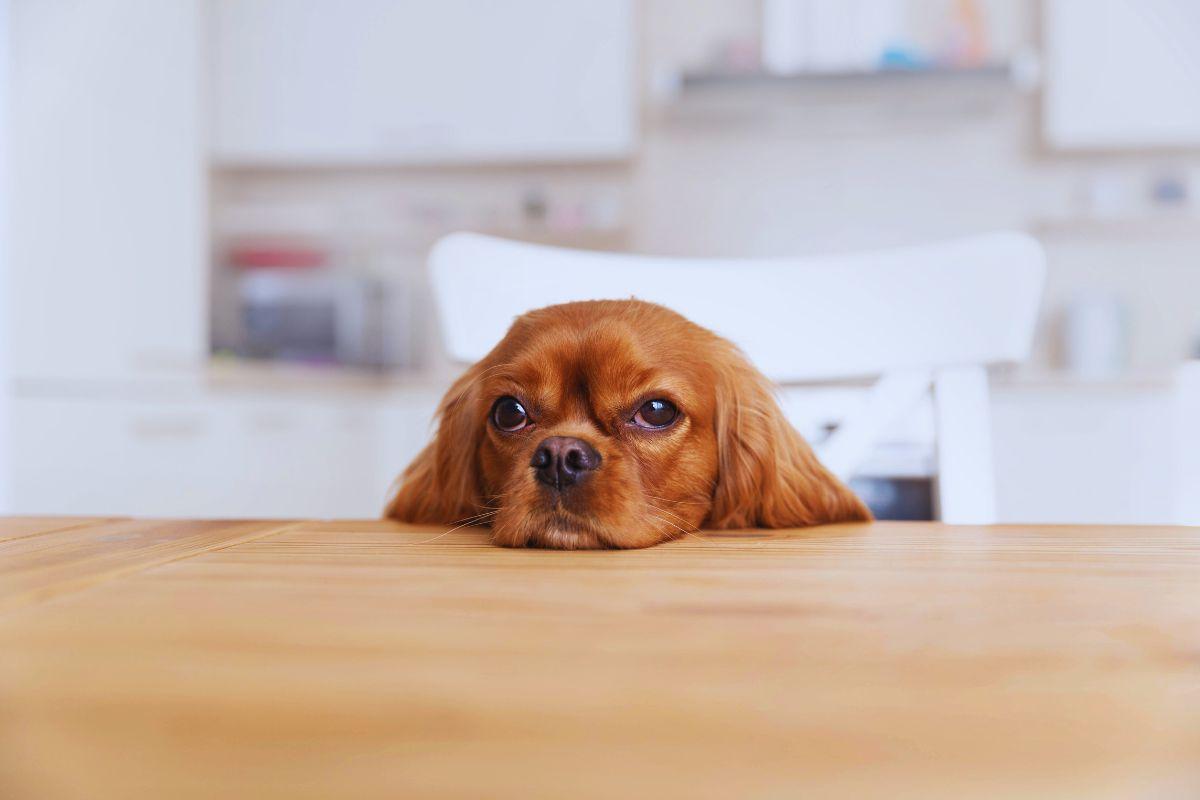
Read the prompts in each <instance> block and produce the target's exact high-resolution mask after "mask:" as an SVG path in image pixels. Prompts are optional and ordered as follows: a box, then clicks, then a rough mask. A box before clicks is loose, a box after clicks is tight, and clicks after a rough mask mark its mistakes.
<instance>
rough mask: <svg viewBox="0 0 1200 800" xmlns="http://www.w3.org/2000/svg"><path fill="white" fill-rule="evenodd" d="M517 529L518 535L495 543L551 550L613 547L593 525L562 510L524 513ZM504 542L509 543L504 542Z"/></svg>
mask: <svg viewBox="0 0 1200 800" xmlns="http://www.w3.org/2000/svg"><path fill="white" fill-rule="evenodd" d="M519 529H520V534H519V536H516V537H512V536H507V537H505V536H497V540H500V541H502V542H503V543H507V544H509V545H510V546H514V547H543V548H548V549H553V550H603V549H608V548H611V547H613V546H614V545H613V544H612V543H610V542H608V541H607V540H606V538H605V537H604V536H603V535H602V533H601V531H600V530H599V529H598V527H597V525H596V524H595V523H594V522H592V521H591V520H587V519H581V518H579V517H577V516H576V515H574V514H571V513H569V512H566V511H563V510H561V509H555V510H547V511H535V512H533V513H531V514H527V515H525V516H524V518H523V519H522V520H521V524H520V526H519ZM505 539H507V540H508V541H507V542H504V541H503V540H505Z"/></svg>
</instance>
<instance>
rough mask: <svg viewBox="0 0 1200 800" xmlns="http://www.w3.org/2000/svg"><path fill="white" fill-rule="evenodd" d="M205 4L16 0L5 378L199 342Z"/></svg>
mask: <svg viewBox="0 0 1200 800" xmlns="http://www.w3.org/2000/svg"><path fill="white" fill-rule="evenodd" d="M201 2H202V0H170V2H159V3H147V2H142V1H140V0H89V1H88V2H69V3H58V2H51V3H47V2H44V0H10V1H9V25H8V28H9V30H8V32H7V34H8V35H7V40H6V41H0V52H2V53H3V56H4V58H5V59H7V60H8V61H7V66H8V69H7V71H6V72H7V76H8V80H7V87H6V89H7V94H8V107H7V109H6V110H7V111H8V121H9V126H8V129H7V130H6V133H7V137H6V138H7V146H8V147H7V150H8V152H7V153H5V155H6V156H7V163H8V172H9V175H8V181H7V184H6V187H5V188H6V190H7V191H8V193H9V194H8V197H7V198H6V205H7V209H8V220H7V225H6V228H7V230H8V231H9V234H10V239H9V243H8V244H9V247H8V249H7V252H6V255H7V257H8V258H7V261H8V263H7V273H8V274H7V276H6V279H7V281H8V286H7V289H8V296H7V300H8V302H7V303H6V304H5V308H4V309H3V313H0V320H2V321H3V323H4V324H5V325H6V326H8V334H9V338H10V341H11V344H12V358H13V360H12V364H11V371H12V374H13V375H15V376H16V377H18V378H36V379H70V380H79V379H102V380H116V379H122V378H126V377H129V376H134V375H146V374H155V373H158V374H161V373H164V372H175V371H178V370H180V369H195V368H196V366H197V365H198V362H199V361H200V359H202V358H203V357H204V356H205V354H206V351H207V331H206V319H207V310H206V296H207V282H206V281H207V278H206V275H207V267H206V263H205V262H206V259H207V255H208V242H207V221H206V217H207V198H206V194H205V181H206V177H205V165H204V163H203V157H204V153H203V141H202V139H203V135H204V131H205V125H204V119H203V116H202V109H201V96H200V90H199V86H200V84H201V79H202V72H203V71H202V67H201V64H202V49H203V42H202V38H201V32H202V30H203V25H202V21H203V18H204V15H203V7H202V5H201Z"/></svg>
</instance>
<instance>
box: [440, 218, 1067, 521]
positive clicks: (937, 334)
mask: <svg viewBox="0 0 1200 800" xmlns="http://www.w3.org/2000/svg"><path fill="white" fill-rule="evenodd" d="M430 269H431V272H432V280H433V288H434V293H435V296H436V299H437V304H438V307H439V311H440V318H441V324H442V332H443V335H444V339H445V343H446V347H447V349H448V351H449V354H450V355H451V357H452V358H455V359H457V360H459V361H465V362H471V361H476V360H478V359H479V358H481V357H483V356H484V355H486V354H487V352H488V351H489V350H490V349H491V348H492V346H493V345H495V344H496V342H498V341H499V340H500V339H501V337H503V335H504V333H505V331H506V330H507V329H508V326H509V325H510V324H511V323H512V321H513V319H514V318H515V317H517V316H518V315H520V314H521V313H523V312H525V311H528V310H530V309H534V308H540V307H542V306H547V305H553V304H555V303H564V302H568V301H571V300H602V299H619V298H627V297H637V298H639V299H642V300H649V301H652V302H656V303H660V304H662V305H665V306H668V307H670V308H673V309H675V310H676V311H678V312H680V313H681V314H683V315H684V316H686V317H688V318H689V319H691V320H692V321H694V322H696V323H698V324H700V325H703V326H705V327H707V328H710V329H712V330H714V331H716V332H717V333H720V334H722V335H723V336H725V337H727V338H728V339H730V340H732V341H733V342H735V343H736V344H738V345H739V346H740V347H741V348H742V350H743V351H744V352H745V353H746V355H747V356H748V357H749V358H750V359H751V360H752V361H753V362H754V364H755V365H756V366H757V367H758V368H759V369H760V370H762V371H763V372H764V373H765V374H766V375H767V376H768V377H769V378H771V379H772V380H774V381H776V382H777V383H798V382H804V381H810V382H811V381H822V380H836V379H843V378H858V377H864V376H879V381H878V382H877V383H876V384H875V385H874V386H873V387H872V388H871V389H870V390H869V392H868V394H867V397H866V398H865V401H864V402H863V403H862V405H861V406H860V407H858V408H857V409H856V410H854V411H853V412H851V413H850V415H849V416H847V417H846V418H844V419H843V420H841V423H840V424H839V426H838V428H837V430H836V432H835V433H834V434H833V435H832V436H831V437H830V438H829V439H828V440H827V441H825V442H822V443H820V445H819V446H818V448H817V452H818V455H819V456H820V457H821V459H822V460H823V461H824V462H825V464H826V466H828V467H829V468H830V469H831V470H833V471H834V473H835V474H837V475H839V476H841V477H843V478H849V477H851V476H853V475H854V474H855V471H856V469H857V468H858V467H859V466H860V465H861V464H862V463H863V462H864V461H865V460H866V459H867V457H868V456H869V455H870V453H871V450H872V448H873V446H874V444H875V441H876V440H877V439H878V438H879V437H880V436H881V435H883V434H884V433H885V432H886V430H887V428H888V426H889V425H891V424H893V423H894V421H895V420H896V419H897V418H898V417H900V416H901V415H902V414H904V413H906V412H907V411H909V410H910V409H911V407H912V406H913V404H915V403H917V402H918V401H920V400H921V399H922V398H923V397H925V396H927V395H928V393H929V391H930V389H932V390H933V399H934V403H933V407H934V416H935V423H936V426H937V448H936V460H937V493H936V496H935V500H936V503H937V507H938V512H939V515H940V517H941V518H942V519H943V520H944V521H947V522H958V523H977V524H983V523H989V522H994V521H995V518H996V501H995V492H994V480H993V476H992V454H991V422H990V416H989V412H988V405H989V403H988V387H987V372H986V370H985V367H986V366H987V365H990V364H996V363H1001V362H1016V361H1021V360H1023V359H1024V358H1025V357H1026V355H1027V354H1028V352H1029V347H1030V343H1031V341H1032V338H1033V330H1034V323H1035V320H1036V317H1037V311H1038V303H1039V300H1040V296H1041V288H1042V281H1043V276H1044V271H1045V266H1044V256H1043V253H1042V248H1041V246H1040V245H1039V244H1038V243H1037V242H1036V241H1035V240H1034V239H1032V238H1030V237H1029V236H1026V235H1024V234H1020V233H993V234H987V235H982V236H975V237H972V238H967V239H960V240H957V241H950V242H945V243H941V244H933V245H925V246H919V247H901V248H895V249H891V250H878V251H874V252H861V253H853V254H847V255H832V256H816V257H805V258H781V259H766V260H748V259H720V260H718V259H685V258H657V257H649V256H635V255H618V254H611V253H595V252H584V251H578V250H568V249H563V248H558V247H546V246H543V245H532V244H524V243H520V242H512V241H507V240H504V239H497V238H493V237H490V236H480V235H478V234H471V233H456V234H452V235H450V236H447V237H446V238H444V239H442V240H441V241H440V242H438V244H437V245H436V246H435V247H434V249H433V251H432V252H431V254H430Z"/></svg>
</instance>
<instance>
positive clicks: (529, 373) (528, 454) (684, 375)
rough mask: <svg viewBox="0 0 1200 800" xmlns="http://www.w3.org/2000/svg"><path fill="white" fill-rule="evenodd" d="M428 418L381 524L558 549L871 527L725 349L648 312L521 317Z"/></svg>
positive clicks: (551, 312)
mask: <svg viewBox="0 0 1200 800" xmlns="http://www.w3.org/2000/svg"><path fill="white" fill-rule="evenodd" d="M439 415H440V421H439V424H438V431H437V436H436V437H435V439H434V441H433V442H432V443H431V444H430V445H429V446H428V447H427V448H426V449H425V450H424V451H423V452H422V453H421V454H420V455H419V456H418V457H417V459H416V460H415V461H414V462H413V463H412V464H411V465H410V466H409V467H408V469H407V470H406V471H405V472H404V475H403V476H401V480H400V486H399V489H398V491H397V492H396V494H395V496H394V497H393V498H392V500H391V502H390V504H389V506H388V510H387V513H388V515H389V516H392V517H395V518H397V519H400V520H404V521H409V522H434V523H442V524H463V523H467V522H471V523H473V524H490V525H491V528H492V535H493V539H494V541H495V542H496V543H497V544H501V545H506V546H510V547H521V546H536V547H557V548H566V549H574V548H596V547H645V546H647V545H652V544H656V543H658V542H661V541H664V540H666V539H672V538H676V537H679V536H683V535H684V533H685V532H690V531H692V530H694V529H696V528H698V527H700V526H702V525H703V526H706V527H712V528H747V527H768V528H779V527H792V526H802V525H817V524H822V523H827V522H842V521H852V520H864V519H869V518H870V513H869V512H868V511H867V509H866V507H865V506H864V505H863V504H862V502H861V501H860V500H859V499H858V498H857V497H855V496H854V494H853V493H851V492H850V490H849V489H847V488H846V487H845V486H844V485H843V484H842V483H841V482H839V481H838V480H837V479H836V478H835V477H833V475H831V474H830V473H829V472H828V471H827V470H825V468H824V467H822V466H821V464H820V463H819V462H818V461H817V459H816V458H815V457H814V456H813V454H812V451H811V450H810V449H809V447H808V445H807V444H806V443H805V442H804V441H803V439H801V437H800V435H799V434H798V433H796V431H795V430H794V429H793V428H792V427H791V425H789V424H788V422H787V421H786V420H785V419H784V418H783V415H782V413H781V412H780V410H779V407H778V405H777V403H776V402H775V399H774V397H773V395H772V393H771V390H770V387H769V385H768V383H767V381H766V379H765V378H763V376H762V375H761V374H760V373H759V372H758V371H757V370H755V369H754V368H753V367H752V366H750V364H749V363H748V362H747V361H746V359H745V358H744V357H743V356H742V355H741V353H740V352H739V351H738V350H737V348H735V347H734V346H733V345H732V344H730V343H729V342H728V341H726V340H724V339H722V338H721V337H719V336H717V335H716V334H714V333H712V332H710V331H708V330H705V329H704V328H701V327H699V326H698V325H695V324H693V323H691V322H689V321H688V320H686V319H684V318H683V317H682V316H680V315H679V314H676V313H675V312H673V311H670V310H668V309H666V308H663V307H662V306H657V305H653V304H650V303H644V302H640V301H635V300H622V301H607V300H605V301H593V302H582V303H567V304H565V305H558V306H550V307H548V308H543V309H539V310H537V311H532V312H530V313H528V314H525V315H524V316H522V317H520V318H519V319H518V320H517V321H516V322H515V323H514V324H513V326H512V328H511V329H510V330H509V332H508V334H507V335H506V336H505V337H504V339H503V340H502V341H501V342H500V343H499V344H498V345H496V347H495V348H494V349H493V350H492V352H491V353H489V354H488V355H487V356H486V357H485V358H484V359H483V360H482V361H480V362H479V363H477V364H475V365H474V366H473V367H471V369H469V370H468V371H467V372H466V373H465V374H464V375H463V376H462V377H461V378H460V379H459V380H458V381H457V382H456V383H455V384H454V386H452V387H451V389H450V391H449V392H448V393H447V394H446V397H445V399H444V400H443V401H442V404H441V408H440V411H439Z"/></svg>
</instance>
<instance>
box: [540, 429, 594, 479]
mask: <svg viewBox="0 0 1200 800" xmlns="http://www.w3.org/2000/svg"><path fill="white" fill-rule="evenodd" d="M529 466H531V467H533V471H534V475H536V476H537V479H538V480H539V481H541V482H542V483H545V484H547V485H549V486H553V487H554V488H555V489H565V488H566V487H568V486H573V485H575V484H576V483H578V482H579V481H581V480H583V479H584V478H586V477H587V476H588V473H590V472H591V471H592V470H594V469H596V467H598V466H600V454H599V453H597V452H596V449H595V448H594V447H592V446H591V445H590V444H588V443H587V442H585V441H584V440H583V439H576V438H575V437H573V436H551V437H549V438H547V439H545V440H543V441H542V443H541V444H539V445H538V448H537V450H535V451H534V453H533V458H532V459H531V460H530V462H529Z"/></svg>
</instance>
